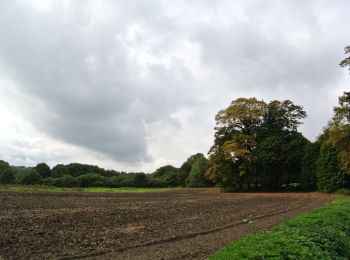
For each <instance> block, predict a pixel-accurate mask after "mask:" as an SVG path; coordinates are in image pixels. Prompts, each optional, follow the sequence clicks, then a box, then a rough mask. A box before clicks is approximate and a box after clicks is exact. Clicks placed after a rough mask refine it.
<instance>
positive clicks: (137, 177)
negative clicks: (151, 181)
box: [133, 172, 148, 187]
mask: <svg viewBox="0 0 350 260" xmlns="http://www.w3.org/2000/svg"><path fill="white" fill-rule="evenodd" d="M133 182H134V186H135V187H147V186H148V180H147V177H146V174H145V173H143V172H138V173H135V174H134V176H133Z"/></svg>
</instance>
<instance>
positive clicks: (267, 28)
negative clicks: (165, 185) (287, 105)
mask: <svg viewBox="0 0 350 260" xmlns="http://www.w3.org/2000/svg"><path fill="white" fill-rule="evenodd" d="M349 11H350V1H347V0H339V1H333V0H315V1H313V0H308V1H295V0H281V1H265V0H241V1H238V0H235V1H232V0H216V1H210V0H178V1H165V0H152V1H149V0H148V1H147V0H128V1H124V0H117V1H115V0H110V1H108V0H95V1H92V0H81V1H79V0H72V1H69V0H61V1H60V0H40V1H39V0H36V1H35V0H4V1H2V2H1V8H0V118H1V124H0V159H2V160H5V161H8V162H9V163H10V164H12V165H25V166H34V165H36V164H37V163H40V162H47V163H48V164H49V165H50V166H54V165H56V164H58V163H70V162H81V163H88V164H97V165H99V166H101V167H105V168H108V169H115V170H126V171H145V172H152V171H154V170H155V169H157V168H158V167H160V166H163V165H166V164H172V165H175V166H180V165H181V164H182V163H183V162H184V161H185V160H186V159H187V157H189V156H190V155H192V154H194V153H197V152H201V153H204V154H207V152H208V150H209V148H210V146H211V145H212V143H213V135H214V126H215V120H214V117H215V114H216V113H217V112H218V111H219V110H220V109H223V108H225V107H227V106H228V105H229V103H230V102H231V101H232V100H234V99H236V98H238V97H253V96H254V97H257V98H258V99H263V100H264V101H266V102H269V101H272V100H276V99H277V100H284V99H290V100H292V101H293V102H294V103H295V104H297V105H301V106H303V107H304V109H305V110H306V112H307V114H308V117H307V119H305V120H304V124H303V125H302V126H301V127H300V129H299V130H300V131H301V132H302V133H303V134H304V135H305V136H306V137H307V138H308V139H309V140H311V141H313V140H315V138H316V137H317V136H318V135H319V134H320V133H321V131H322V128H323V127H324V126H325V125H326V124H327V122H328V120H329V119H330V118H331V117H332V108H333V107H334V106H335V105H337V99H338V96H340V95H341V94H342V93H343V92H344V91H349V86H350V75H349V73H348V72H347V71H346V70H345V69H342V68H340V67H339V65H338V64H339V62H340V61H341V60H342V59H344V58H345V55H344V47H345V46H346V45H348V44H350V27H349V24H350V16H349V15H348V14H349Z"/></svg>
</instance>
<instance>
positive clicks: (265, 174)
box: [255, 130, 308, 190]
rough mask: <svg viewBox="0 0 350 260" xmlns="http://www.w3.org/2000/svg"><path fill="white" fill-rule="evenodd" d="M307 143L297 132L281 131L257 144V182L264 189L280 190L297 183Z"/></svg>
mask: <svg viewBox="0 0 350 260" xmlns="http://www.w3.org/2000/svg"><path fill="white" fill-rule="evenodd" d="M307 144H308V141H307V140H306V139H305V138H304V137H303V136H302V135H301V134H300V133H298V132H294V131H287V130H283V131H281V132H280V133H279V134H274V135H270V136H267V137H266V138H264V139H262V141H261V142H259V143H258V148H257V158H258V159H257V177H256V178H255V181H257V182H258V183H259V184H260V185H261V186H262V187H263V188H264V189H267V190H281V189H282V187H288V186H289V184H291V183H299V182H300V175H301V162H302V158H303V156H304V149H305V146H306V145H307Z"/></svg>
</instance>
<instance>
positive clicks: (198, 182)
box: [187, 155, 210, 188]
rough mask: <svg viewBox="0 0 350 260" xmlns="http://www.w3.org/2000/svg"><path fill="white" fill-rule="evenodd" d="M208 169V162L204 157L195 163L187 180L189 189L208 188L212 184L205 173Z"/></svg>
mask: <svg viewBox="0 0 350 260" xmlns="http://www.w3.org/2000/svg"><path fill="white" fill-rule="evenodd" d="M207 167H208V160H207V159H206V158H205V157H204V156H203V155H202V156H201V157H198V158H197V160H196V161H195V162H194V163H193V165H192V167H191V171H190V173H189V176H188V180H187V187H190V188H199V187H208V186H210V182H209V180H208V177H207V176H205V172H206V170H207Z"/></svg>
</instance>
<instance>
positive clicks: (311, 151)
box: [300, 142, 320, 191]
mask: <svg viewBox="0 0 350 260" xmlns="http://www.w3.org/2000/svg"><path fill="white" fill-rule="evenodd" d="M319 155H320V143H319V142H314V143H309V144H307V145H306V147H305V152H304V156H303V159H302V163H301V175H300V182H301V187H302V189H303V190H307V191H314V190H316V189H317V175H316V170H317V160H318V157H319Z"/></svg>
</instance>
